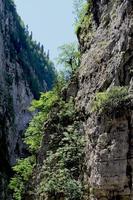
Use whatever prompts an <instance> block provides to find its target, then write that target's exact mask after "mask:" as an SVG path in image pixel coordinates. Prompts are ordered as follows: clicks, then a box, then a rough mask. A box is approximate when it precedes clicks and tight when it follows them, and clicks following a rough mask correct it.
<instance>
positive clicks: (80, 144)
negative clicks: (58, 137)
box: [38, 126, 84, 200]
mask: <svg viewBox="0 0 133 200" xmlns="http://www.w3.org/2000/svg"><path fill="white" fill-rule="evenodd" d="M63 135H64V137H63V139H62V141H61V142H60V144H59V146H60V147H59V148H58V149H57V151H56V152H52V151H51V152H49V153H48V155H47V158H46V160H45V162H44V166H43V168H42V169H43V170H42V172H41V182H40V185H39V187H38V194H39V196H45V197H48V196H50V195H51V194H54V195H55V196H56V197H59V196H60V195H63V197H64V199H65V200H80V199H82V195H83V186H82V182H81V181H80V180H78V179H77V178H76V177H78V176H79V173H80V170H81V169H80V167H81V165H82V159H83V148H84V139H83V136H82V135H80V134H79V133H78V132H77V131H74V128H73V126H70V127H68V129H67V131H66V132H64V133H63Z"/></svg>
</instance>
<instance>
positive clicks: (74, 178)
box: [9, 78, 84, 200]
mask: <svg viewBox="0 0 133 200" xmlns="http://www.w3.org/2000/svg"><path fill="white" fill-rule="evenodd" d="M63 83H64V84H63ZM65 85H66V82H65V80H64V82H63V81H62V79H61V78H60V79H59V81H58V82H57V85H56V86H55V87H54V88H53V90H52V91H50V92H47V93H42V95H41V97H40V100H34V101H33V102H32V105H31V107H30V110H31V111H33V112H34V111H35V110H36V111H38V113H37V114H36V115H35V117H34V118H33V119H32V121H31V122H30V124H29V127H28V129H27V131H26V133H25V138H24V141H25V143H26V144H27V145H28V146H29V151H30V152H31V155H32V157H29V158H26V159H21V160H18V162H17V164H16V165H15V167H13V170H14V172H15V175H14V177H13V178H12V179H11V181H10V185H9V188H10V189H11V190H12V191H13V197H14V199H15V200H21V198H22V197H23V195H24V193H25V188H24V185H26V184H28V181H29V178H30V176H31V174H32V172H33V171H32V170H33V168H34V166H35V165H36V160H35V159H34V162H33V157H34V155H36V153H37V152H38V150H39V149H40V147H41V146H40V144H41V143H42V139H43V138H44V140H45V137H46V138H47V136H46V135H47V134H48V133H47V132H48V130H45V125H44V124H45V123H47V122H49V121H50V120H51V122H50V124H51V125H52V126H54V127H55V128H53V131H51V132H50V133H49V134H50V135H51V136H48V137H50V138H51V139H50V147H49V150H48V151H47V152H46V154H47V156H46V159H45V161H44V164H43V166H42V167H41V170H40V172H39V173H40V177H41V179H40V180H39V183H38V185H37V188H36V192H35V193H36V194H37V195H39V196H43V197H45V198H46V197H47V198H51V196H53V195H54V196H56V198H58V197H59V196H60V195H63V196H64V198H65V199H68V200H69V199H70V200H74V199H75V200H78V199H81V198H82V195H83V188H84V187H83V185H82V180H80V178H79V174H80V171H81V168H82V159H83V148H84V139H83V135H81V134H80V133H79V131H78V130H79V121H78V120H76V110H75V108H74V107H75V106H74V100H73V98H70V99H69V101H68V102H66V101H64V100H63V99H62V97H61V96H60V93H61V90H62V88H63V86H65ZM55 109H56V113H55V111H54V110H55ZM55 118H57V122H56V123H55V122H54V120H55ZM56 130H58V134H57V135H56ZM45 131H46V133H45ZM52 135H53V136H52ZM54 135H55V136H54ZM39 151H42V150H41V149H40V150H39ZM31 158H32V162H31ZM25 177H26V178H25Z"/></svg>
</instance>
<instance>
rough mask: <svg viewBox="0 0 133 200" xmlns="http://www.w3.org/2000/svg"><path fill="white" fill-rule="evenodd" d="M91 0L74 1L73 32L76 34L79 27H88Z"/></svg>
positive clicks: (90, 17) (90, 16)
mask: <svg viewBox="0 0 133 200" xmlns="http://www.w3.org/2000/svg"><path fill="white" fill-rule="evenodd" d="M91 7H92V0H89V1H88V2H86V1H83V0H75V1H74V10H75V16H76V17H75V33H76V34H78V32H79V30H80V29H81V28H86V27H89V26H90V24H91V21H92V14H91Z"/></svg>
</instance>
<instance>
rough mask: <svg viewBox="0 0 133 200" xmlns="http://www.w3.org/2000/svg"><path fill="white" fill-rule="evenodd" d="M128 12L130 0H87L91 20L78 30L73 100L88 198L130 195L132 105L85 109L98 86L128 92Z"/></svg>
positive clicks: (132, 37) (131, 28)
mask: <svg viewBox="0 0 133 200" xmlns="http://www.w3.org/2000/svg"><path fill="white" fill-rule="evenodd" d="M88 13H90V11H89V12H88ZM132 14H133V2H132V1H131V0H118V1H112V0H108V1H101V0H97V1H95V0H93V1H92V6H91V23H90V21H89V26H81V29H80V30H79V33H78V38H79V42H80V48H81V51H82V52H83V55H82V63H81V67H80V69H79V90H78V95H77V97H76V104H77V107H78V108H79V109H80V110H82V111H84V113H85V114H86V116H87V120H86V121H85V122H84V129H85V135H86V141H87V144H86V148H85V155H86V159H85V163H86V166H87V169H86V172H85V181H86V183H87V184H88V185H89V187H90V190H89V191H90V194H89V196H88V199H90V200H115V199H117V200H118V199H119V200H125V199H126V200H129V199H130V200H131V199H133V160H132V152H133V139H132V138H133V121H132V119H133V111H132V106H131V107H130V108H128V107H127V106H126V107H125V108H126V109H124V107H122V108H121V110H123V112H119V111H117V110H115V111H114V113H113V115H109V116H106V115H102V116H100V117H99V115H98V113H92V112H91V102H92V100H93V99H94V96H95V93H96V92H98V91H100V92H101V91H104V90H107V89H109V88H111V87H112V86H128V87H129V88H130V91H131V93H132V68H133V15H132Z"/></svg>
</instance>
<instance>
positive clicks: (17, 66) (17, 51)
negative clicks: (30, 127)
mask: <svg viewBox="0 0 133 200" xmlns="http://www.w3.org/2000/svg"><path fill="white" fill-rule="evenodd" d="M21 23H22V22H21V20H20V18H19V16H18V15H17V13H16V9H15V5H14V3H13V2H12V1H11V0H0V199H7V197H6V196H5V195H6V192H5V191H6V190H7V187H6V182H7V180H8V178H9V177H10V176H11V174H12V171H11V166H12V165H13V164H14V163H15V162H16V158H18V157H20V156H21V157H23V156H24V155H25V153H26V150H25V147H24V145H23V143H22V136H23V131H24V129H25V128H26V127H27V124H28V122H29V120H30V119H31V117H32V116H31V114H30V113H29V111H28V110H27V108H28V107H29V105H30V102H31V100H32V99H33V98H34V97H37V95H38V96H39V92H40V91H46V90H47V89H49V88H50V87H51V86H52V82H48V81H47V80H46V79H45V77H44V76H43V74H46V76H49V78H50V80H51V81H53V80H52V77H54V68H53V74H52V70H51V69H52V67H50V66H48V65H49V64H48V62H49V61H48V58H46V56H44V57H45V58H44V60H45V66H46V67H49V69H50V70H51V72H50V73H51V75H49V71H48V70H49V69H47V72H45V71H44V69H42V72H41V75H42V76H43V77H41V75H40V74H39V73H40V72H39V69H38V70H37V69H34V66H33V61H32V60H31V59H32V58H31V55H32V53H33V52H32V51H30V54H29V52H28V50H29V49H28V43H27V38H26V33H25V30H24V28H23V27H22V25H21ZM27 37H29V36H27ZM22 39H23V40H22ZM20 55H21V56H20ZM22 55H23V56H22ZM39 62H40V61H39V58H38V66H37V67H38V68H39V67H41V64H40V63H39ZM31 77H33V81H32V82H31ZM35 81H36V82H35ZM33 83H35V84H36V85H37V84H38V87H37V86H36V88H35V87H33ZM47 83H48V84H49V85H48V84H47Z"/></svg>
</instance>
